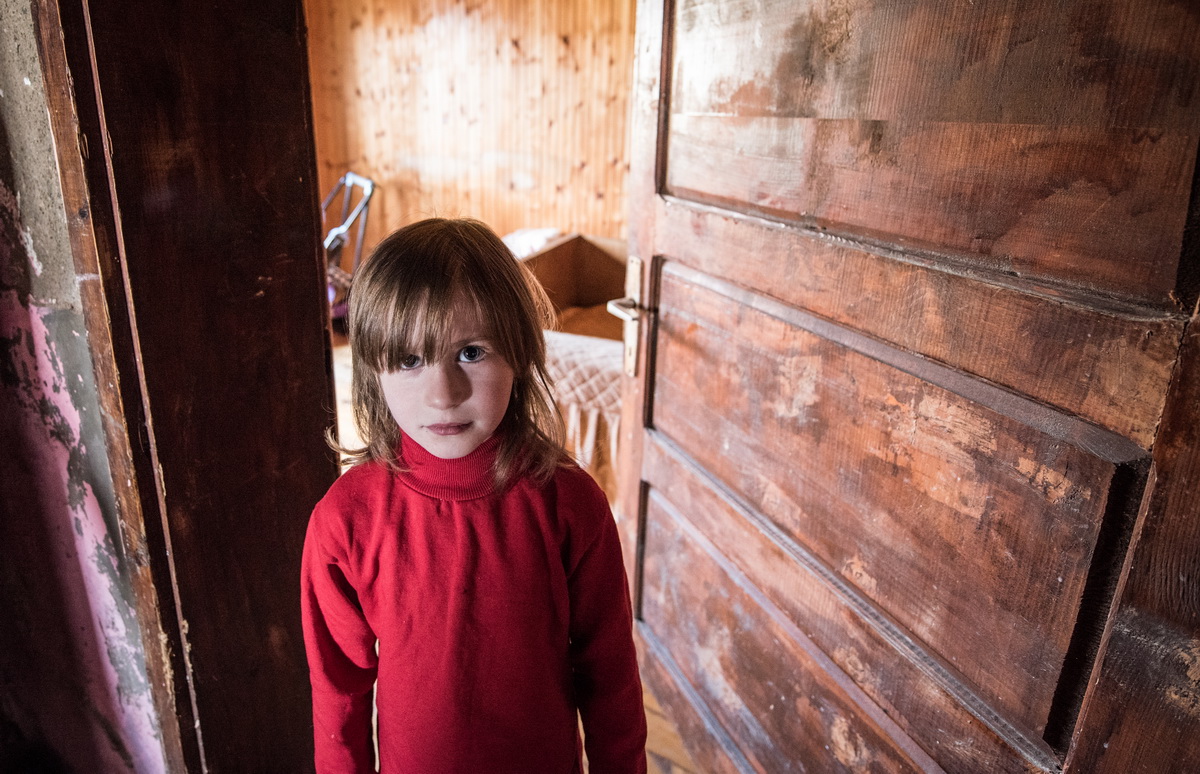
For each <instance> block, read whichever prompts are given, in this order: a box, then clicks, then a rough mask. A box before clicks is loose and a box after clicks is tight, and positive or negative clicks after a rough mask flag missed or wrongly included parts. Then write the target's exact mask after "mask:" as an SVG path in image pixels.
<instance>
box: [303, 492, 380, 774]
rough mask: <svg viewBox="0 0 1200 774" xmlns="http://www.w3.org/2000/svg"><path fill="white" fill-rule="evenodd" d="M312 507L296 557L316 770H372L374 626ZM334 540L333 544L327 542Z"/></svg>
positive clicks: (338, 773) (355, 773) (345, 773)
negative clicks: (299, 555)
mask: <svg viewBox="0 0 1200 774" xmlns="http://www.w3.org/2000/svg"><path fill="white" fill-rule="evenodd" d="M318 522H319V520H318V518H317V516H316V514H314V517H313V519H312V520H311V521H310V522H309V526H308V535H307V537H306V538H305V541H304V558H303V561H302V563H301V578H300V594H301V599H300V603H301V616H302V619H303V624H304V646H305V650H306V651H307V654H308V667H309V679H310V681H311V682H312V696H313V741H314V744H315V757H316V768H317V772H318V774H367V773H368V772H369V773H370V774H374V771H375V754H374V745H373V744H372V742H371V688H372V687H373V686H374V684H375V673H376V668H377V666H378V657H377V655H376V653H375V632H373V631H372V630H371V627H370V625H369V624H368V623H367V620H366V617H365V616H364V615H363V611H362V608H361V606H360V605H359V603H358V595H357V594H356V593H355V591H354V587H353V586H351V584H350V582H349V581H348V580H347V579H346V575H345V573H344V571H343V569H342V567H343V562H344V556H345V552H344V550H339V548H338V547H336V544H337V542H339V541H335V540H331V539H330V538H329V536H328V535H327V534H324V531H323V530H322V529H321V527H320V525H319V523H318ZM331 544H333V545H331Z"/></svg>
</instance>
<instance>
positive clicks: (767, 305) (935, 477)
mask: <svg viewBox="0 0 1200 774" xmlns="http://www.w3.org/2000/svg"><path fill="white" fill-rule="evenodd" d="M637 50H638V66H637V75H636V78H635V84H636V88H637V90H638V93H637V95H636V96H637V98H636V100H635V114H634V124H633V125H634V136H633V140H634V142H633V146H634V149H635V154H634V157H633V158H634V166H633V168H632V170H631V171H632V184H631V192H632V195H633V202H632V212H633V217H632V219H631V251H632V252H633V254H635V255H638V256H639V257H641V258H643V259H644V261H643V262H644V264H645V265H646V266H647V267H649V270H648V272H647V273H646V275H645V276H644V278H643V283H642V298H643V303H642V305H643V307H644V314H643V318H644V319H645V324H643V327H642V332H641V335H642V346H641V352H640V366H639V369H638V376H637V378H636V380H631V381H630V383H629V384H628V385H627V387H628V391H627V396H628V397H629V401H628V405H627V408H626V411H625V413H624V416H623V431H622V432H623V433H624V438H625V441H626V444H625V447H624V450H623V458H622V459H623V476H624V478H623V482H624V485H623V487H622V489H623V493H624V494H623V495H622V497H623V499H622V502H621V506H620V508H619V509H618V512H619V517H620V519H621V523H622V529H623V531H624V535H625V537H626V538H627V539H628V540H630V541H631V542H632V541H635V540H636V541H637V548H636V550H635V551H633V552H631V556H632V557H633V559H632V560H631V566H630V570H631V577H632V578H633V581H634V588H635V593H636V596H637V598H638V610H639V633H640V636H641V638H642V641H643V644H644V646H645V647H644V648H643V654H644V673H645V674H646V675H647V680H648V682H649V683H650V685H651V686H652V687H653V688H654V689H655V690H656V691H657V692H660V693H661V694H662V695H661V696H660V699H661V700H662V701H663V702H664V704H666V705H667V706H668V708H669V709H670V710H671V712H672V714H673V715H674V716H675V717H677V718H679V719H680V720H681V724H682V726H683V728H684V732H685V736H687V737H689V738H691V739H692V740H693V743H692V744H691V747H692V748H693V753H694V754H695V756H696V758H697V760H698V761H699V762H700V763H701V765H702V766H705V767H707V768H709V769H711V770H714V771H787V770H791V769H792V768H795V769H796V770H801V769H803V770H806V771H853V770H881V771H906V770H932V771H937V770H944V771H957V772H974V771H1001V772H1020V771H1031V772H1037V771H1057V770H1061V769H1062V767H1063V763H1064V760H1066V759H1067V756H1068V755H1069V754H1070V752H1071V748H1070V745H1071V740H1072V735H1073V734H1074V733H1076V731H1078V730H1079V721H1078V718H1079V717H1080V711H1081V708H1083V707H1084V694H1085V691H1086V689H1087V686H1088V684H1089V680H1090V679H1091V678H1092V672H1093V667H1094V665H1095V664H1096V663H1097V659H1098V654H1100V653H1102V651H1103V648H1104V642H1105V640H1104V637H1103V634H1104V626H1105V622H1106V621H1107V620H1108V619H1109V617H1110V613H1111V608H1112V605H1113V600H1114V595H1115V594H1116V593H1117V588H1118V586H1119V583H1120V579H1121V572H1122V566H1123V564H1124V561H1125V558H1126V557H1125V554H1126V551H1127V548H1128V546H1129V545H1130V541H1131V539H1132V536H1133V535H1134V534H1135V522H1136V519H1137V514H1138V506H1139V503H1140V501H1141V499H1142V497H1143V495H1144V493H1145V492H1146V491H1147V489H1146V488H1147V484H1148V483H1149V482H1152V481H1153V475H1152V474H1151V469H1150V457H1149V451H1148V450H1149V449H1150V448H1151V446H1152V444H1153V443H1154V439H1155V433H1156V432H1157V428H1158V425H1159V421H1160V418H1161V417H1162V413H1163V409H1164V405H1166V398H1167V395H1168V391H1169V384H1170V380H1171V375H1172V371H1173V369H1174V367H1175V364H1176V361H1177V356H1178V351H1179V346H1180V341H1181V339H1182V336H1183V333H1184V330H1185V326H1186V323H1187V318H1186V316H1185V315H1184V313H1183V311H1182V306H1181V303H1180V302H1181V301H1182V302H1189V301H1194V300H1195V295H1196V293H1195V291H1196V288H1195V287H1194V285H1195V283H1194V282H1193V281H1192V280H1191V279H1189V278H1190V277H1192V276H1193V271H1192V268H1191V267H1190V264H1186V263H1181V246H1182V245H1183V244H1184V240H1185V236H1184V224H1185V222H1186V221H1187V219H1188V212H1189V203H1188V199H1189V196H1190V192H1191V191H1192V190H1193V186H1194V182H1193V181H1194V174H1195V160H1196V149H1197V143H1198V138H1200V109H1197V108H1198V107H1200V106H1198V105H1197V104H1196V100H1197V99H1198V95H1200V89H1197V88H1196V82H1197V80H1198V79H1200V65H1198V63H1200V19H1197V18H1196V17H1195V16H1194V15H1189V14H1187V13H1185V12H1183V11H1181V10H1180V9H1178V7H1177V6H1174V5H1172V4H1171V3H1169V2H1166V0H1163V1H1162V2H1157V1H1155V2H1151V3H1149V5H1147V4H1146V3H1134V2H1133V1H1132V0H1073V1H1072V2H1067V3H1060V4H1055V5H1054V6H1053V7H1051V8H1042V7H1030V6H1029V5H1028V4H1021V5H1019V6H1018V4H1016V3H1013V2H1005V1H1004V0H977V2H975V3H973V4H970V5H969V6H960V5H959V4H954V5H953V6H951V4H949V3H943V2H939V1H937V0H908V1H907V2H901V3H890V4H869V3H859V2H853V1H852V2H849V3H843V2H834V1H833V0H829V1H826V0H808V1H807V2H802V3H790V2H783V1H782V0H780V1H779V2H770V1H767V0H763V1H761V2H748V1H746V0H738V1H733V0H730V1H722V0H680V2H678V3H677V4H671V3H667V4H665V7H664V4H661V3H658V2H652V0H643V2H641V3H640V5H639V22H638V46H637ZM1187 255H1188V254H1187V253H1185V254H1184V258H1185V259H1186V258H1187ZM872 767H874V768H872Z"/></svg>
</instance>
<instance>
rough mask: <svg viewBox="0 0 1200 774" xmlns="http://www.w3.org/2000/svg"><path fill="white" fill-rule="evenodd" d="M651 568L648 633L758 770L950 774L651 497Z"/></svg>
mask: <svg viewBox="0 0 1200 774" xmlns="http://www.w3.org/2000/svg"><path fill="white" fill-rule="evenodd" d="M676 562H682V563H683V564H685V565H686V566H687V567H689V568H690V572H689V573H688V574H687V575H681V574H679V573H677V572H675V571H674V563H676ZM644 571H645V592H646V593H645V597H644V599H643V616H644V619H645V621H646V624H647V626H648V627H649V628H650V629H651V630H652V631H654V632H655V634H656V636H657V637H658V638H659V639H660V640H662V641H663V642H664V643H665V644H666V645H667V648H668V649H669V650H670V651H671V652H672V653H673V654H675V659H676V661H677V663H678V665H679V668H680V671H681V673H682V674H683V676H684V678H685V679H686V680H687V681H688V683H689V684H690V685H691V686H692V687H693V688H694V689H695V690H696V691H697V692H698V693H699V694H701V695H702V696H703V697H704V698H705V699H706V700H707V702H708V703H709V706H711V707H712V709H713V712H714V713H715V714H716V716H717V718H718V719H719V721H720V722H721V724H722V725H723V726H724V727H725V728H727V729H728V730H729V732H730V735H731V736H732V737H733V738H734V739H736V740H737V742H738V745H739V748H740V750H741V752H742V753H743V754H744V755H745V756H746V758H747V760H748V761H749V763H750V764H751V767H752V768H753V770H755V771H761V772H787V771H802V770H806V769H808V768H809V767H813V768H816V769H824V770H842V769H846V770H856V769H867V770H871V771H879V772H899V771H929V772H934V771H939V772H940V771H941V768H940V767H939V766H938V765H937V764H936V763H934V762H933V761H932V760H931V759H930V758H929V757H928V756H927V755H925V753H924V752H923V751H921V749H920V748H919V747H917V746H916V745H914V744H913V743H912V741H911V740H909V739H907V738H906V737H905V736H904V734H903V732H902V731H900V729H899V728H898V727H896V726H895V724H894V723H892V722H891V721H890V720H888V719H887V717H886V715H884V714H883V713H882V712H881V711H879V709H878V708H876V707H875V706H874V705H873V704H872V703H871V702H870V701H869V700H868V699H866V697H865V695H863V694H862V693H861V691H860V690H859V689H857V687H856V686H855V685H854V683H853V682H852V681H851V680H850V679H849V678H847V677H846V676H845V675H844V674H841V673H840V672H839V670H838V669H837V668H836V667H834V666H832V664H830V663H828V661H827V659H826V658H825V656H824V655H823V654H822V653H821V652H820V651H819V650H817V649H815V648H813V647H812V645H811V644H810V643H809V642H808V638H807V637H805V636H804V635H803V634H802V633H801V632H800V631H798V630H797V629H796V628H795V627H794V626H793V625H791V623H790V622H789V621H787V619H786V618H783V617H782V616H779V615H777V614H773V613H774V612H775V611H774V608H773V606H772V605H770V603H768V602H765V600H760V599H758V598H756V596H757V595H755V594H754V593H753V592H752V591H751V590H750V588H749V586H747V584H746V583H745V582H744V581H745V579H744V578H741V577H740V574H739V573H738V572H737V571H736V569H734V568H732V567H730V566H728V565H724V563H723V562H722V561H721V560H720V559H719V555H718V554H716V552H715V549H714V548H713V547H712V546H711V545H708V544H706V541H704V539H703V538H702V537H701V536H700V535H699V533H697V532H696V531H695V529H694V528H692V527H691V525H690V524H689V523H688V522H687V520H686V519H684V518H683V517H682V516H680V515H679V514H678V512H675V511H674V509H672V508H671V506H670V505H669V504H668V503H666V501H665V500H663V499H662V498H661V497H658V496H657V495H656V494H655V493H654V492H652V493H651V497H650V504H649V508H648V510H647V532H646V564H645V570H644ZM764 605H765V607H766V608H767V609H764ZM685 643H686V646H685Z"/></svg>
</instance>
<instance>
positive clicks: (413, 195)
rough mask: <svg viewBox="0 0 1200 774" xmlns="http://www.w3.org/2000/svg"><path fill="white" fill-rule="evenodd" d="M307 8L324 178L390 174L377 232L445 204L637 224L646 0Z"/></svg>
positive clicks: (381, 178)
mask: <svg viewBox="0 0 1200 774" xmlns="http://www.w3.org/2000/svg"><path fill="white" fill-rule="evenodd" d="M306 9H307V15H308V19H309V27H310V37H311V40H312V63H311V67H312V70H311V71H312V80H313V95H314V111H315V115H316V121H317V126H316V137H317V148H318V160H319V168H320V180H321V188H322V190H329V189H330V188H331V187H332V185H333V184H334V182H335V181H336V180H337V177H338V176H339V175H340V174H342V173H343V172H344V171H346V169H348V168H351V169H354V171H356V172H358V173H359V174H364V175H366V176H368V177H371V178H372V179H374V180H375V181H376V182H377V183H378V184H379V185H380V188H379V189H378V193H377V197H378V199H377V200H376V201H375V202H373V203H372V215H371V225H370V227H369V229H368V231H369V233H368V238H367V240H366V242H367V244H368V247H370V246H371V245H373V244H374V243H375V242H377V241H378V240H379V239H380V238H382V236H383V235H384V234H386V233H387V232H388V231H390V230H391V229H393V228H396V227H397V226H400V225H403V224H404V223H408V222H411V221H413V220H417V219H419V218H422V217H429V216H434V215H442V216H460V215H461V216H471V217H477V218H481V219H482V220H484V221H486V222H487V223H489V224H490V225H492V226H493V227H494V228H495V229H496V230H497V231H498V232H499V233H501V234H503V233H506V232H509V231H513V230H516V229H518V228H524V227H556V228H559V229H561V230H562V231H564V232H571V231H578V232H581V233H587V234H594V235H598V236H606V237H624V235H625V229H626V226H625V219H626V214H625V213H626V201H625V177H626V175H627V173H628V155H627V135H628V111H629V86H630V75H631V71H632V64H631V63H632V45H633V3H632V0H618V2H596V0H572V1H571V2H567V3H563V2H553V1H552V0H537V2H533V3H528V2H515V1H514V0H491V1H489V2H473V3H461V2H455V1H454V0H364V2H362V3H360V4H357V5H354V6H344V5H343V4H340V3H337V2H334V0H307V2H306Z"/></svg>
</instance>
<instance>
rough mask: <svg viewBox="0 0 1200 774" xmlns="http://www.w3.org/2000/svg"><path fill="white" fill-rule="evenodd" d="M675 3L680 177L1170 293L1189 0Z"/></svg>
mask: <svg viewBox="0 0 1200 774" xmlns="http://www.w3.org/2000/svg"><path fill="white" fill-rule="evenodd" d="M678 18H679V23H678V26H677V35H676V36H675V39H674V41H673V42H674V47H675V48H674V51H675V55H674V80H673V84H674V85H673V88H672V92H671V97H670V114H671V124H670V126H671V129H670V138H669V158H670V162H669V165H668V166H669V171H668V187H669V189H670V190H671V191H673V192H675V193H678V194H679V195H682V196H688V197H696V198H699V199H701V200H705V201H712V202H718V203H720V204H722V205H723V206H727V207H730V208H732V209H738V210H745V211H752V212H759V213H766V214H770V215H774V216H777V217H783V218H786V219H789V220H798V221H800V222H805V223H814V224H821V225H825V226H828V227H829V228H831V229H834V230H837V231H840V232H847V233H865V234H872V235H882V236H884V237H885V238H888V239H900V240H909V241H911V242H912V243H913V244H914V245H919V246H923V247H930V248H934V249H938V250H943V251H945V252H947V253H950V254H953V255H955V256H958V257H961V258H966V259H968V260H974V261H976V262H977V263H978V264H979V265H980V266H986V267H989V268H990V269H992V270H995V271H998V272H1003V273H1009V274H1013V275H1017V276H1022V277H1037V278H1043V279H1047V280H1051V281H1061V282H1067V283H1072V284H1076V285H1078V286H1080V287H1084V288H1090V289H1093V290H1097V291H1102V292H1105V293H1111V294H1114V295H1120V296H1128V297H1131V298H1136V299H1142V300H1145V301H1148V302H1151V303H1155V304H1159V305H1162V306H1164V307H1168V306H1172V305H1173V299H1172V293H1173V291H1174V290H1175V289H1176V275H1177V269H1178V265H1179V264H1178V259H1179V248H1180V244H1181V238H1182V230H1183V226H1184V221H1185V218H1186V212H1187V204H1186V202H1187V193H1188V190H1189V187H1190V183H1191V172H1192V168H1193V165H1194V162H1195V152H1196V138H1197V137H1198V136H1200V110H1197V104H1198V103H1197V100H1198V96H1197V94H1196V92H1195V90H1194V88H1193V87H1192V86H1189V83H1192V82H1194V78H1195V75H1196V73H1197V70H1198V68H1200V45H1198V44H1197V43H1196V41H1197V40H1200V19H1197V17H1196V16H1195V15H1194V14H1190V13H1187V12H1186V11H1185V10H1184V9H1183V8H1181V7H1180V6H1178V5H1177V4H1174V3H1170V2H1167V1H1166V0H1161V1H1159V0H1156V1H1155V2H1149V3H1147V2H1134V0H1121V1H1114V2H1099V1H1098V0H1097V1H1095V2H1078V3H1064V4H1057V5H1054V6H1045V5H1043V6H1037V7H1032V6H1028V5H1018V4H1017V3H1015V2H1013V0H987V1H983V0H981V2H977V3H974V4H971V5H970V6H969V7H966V8H962V7H959V6H952V5H951V4H949V3H943V2H935V1H929V2H911V3H903V4H887V5H883V6H880V5H876V4H871V3H865V2H853V1H851V2H845V1H843V0H814V1H813V2H808V3H805V4H803V6H802V7H801V8H797V7H795V6H793V5H790V4H783V3H780V4H765V5H764V4H751V3H732V4H729V3H716V2H689V3H681V4H680V5H679V7H678ZM1118 54H1119V55H1118ZM1189 75H1190V76H1191V80H1189V77H1188V76H1189ZM1133 95H1136V96H1133Z"/></svg>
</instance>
